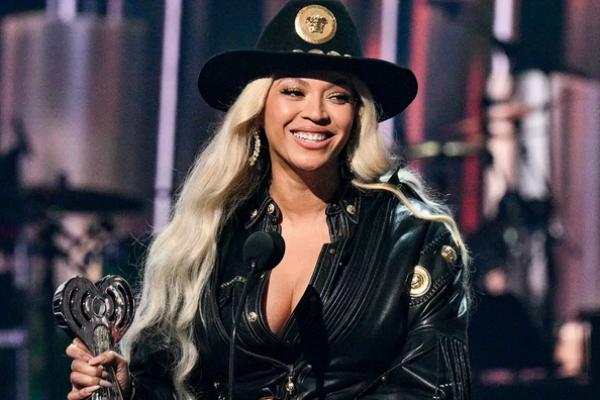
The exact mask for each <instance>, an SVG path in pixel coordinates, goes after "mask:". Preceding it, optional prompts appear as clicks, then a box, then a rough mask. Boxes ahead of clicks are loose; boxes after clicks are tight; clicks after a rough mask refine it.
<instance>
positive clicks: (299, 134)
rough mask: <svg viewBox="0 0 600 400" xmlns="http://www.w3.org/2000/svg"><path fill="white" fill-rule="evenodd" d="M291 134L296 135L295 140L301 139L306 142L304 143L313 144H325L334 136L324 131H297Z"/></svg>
mask: <svg viewBox="0 0 600 400" xmlns="http://www.w3.org/2000/svg"><path fill="white" fill-rule="evenodd" d="M291 133H292V135H294V137H295V138H297V139H300V140H301V141H304V142H311V143H320V142H323V141H325V140H327V139H329V138H330V137H332V136H333V134H332V133H331V132H329V131H322V130H319V131H315V130H304V129H295V130H292V131H291Z"/></svg>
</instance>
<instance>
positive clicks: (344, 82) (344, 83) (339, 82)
mask: <svg viewBox="0 0 600 400" xmlns="http://www.w3.org/2000/svg"><path fill="white" fill-rule="evenodd" d="M287 79H289V80H291V81H293V82H294V83H296V84H299V85H303V86H306V81H305V80H304V79H302V78H295V77H288V78H284V80H287ZM331 86H342V87H344V88H345V89H347V90H350V91H353V90H352V84H350V82H348V80H347V79H344V78H339V79H336V80H335V81H333V82H329V85H328V88H329V87H331Z"/></svg>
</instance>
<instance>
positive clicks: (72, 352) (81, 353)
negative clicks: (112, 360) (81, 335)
mask: <svg viewBox="0 0 600 400" xmlns="http://www.w3.org/2000/svg"><path fill="white" fill-rule="evenodd" d="M65 352H66V353H67V355H68V356H69V357H71V358H79V359H81V360H85V361H87V360H89V359H90V358H92V357H93V356H92V354H90V353H88V352H86V351H85V350H82V349H81V348H79V347H77V346H76V345H75V344H73V343H71V344H70V345H68V346H67V349H66V351H65Z"/></svg>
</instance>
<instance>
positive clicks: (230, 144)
mask: <svg viewBox="0 0 600 400" xmlns="http://www.w3.org/2000/svg"><path fill="white" fill-rule="evenodd" d="M352 81H353V84H354V88H355V90H356V92H357V93H358V95H359V97H360V101H359V103H360V104H359V106H358V115H357V123H356V126H355V128H354V129H355V135H354V136H353V138H352V139H351V140H350V141H349V143H348V146H347V151H346V154H347V156H348V163H349V167H350V169H351V171H352V173H353V174H354V176H355V177H356V178H355V179H354V180H353V181H352V182H353V184H354V185H355V186H357V187H360V188H362V189H380V190H387V191H390V192H392V193H394V194H395V195H396V196H398V198H399V199H400V201H402V203H404V204H405V205H406V206H407V207H408V209H409V210H410V211H411V212H413V213H414V214H415V215H416V216H417V217H419V218H424V219H428V220H438V221H441V222H444V223H445V224H446V225H447V226H448V228H449V230H450V231H451V233H452V235H453V236H454V239H455V241H456V242H457V244H459V245H460V247H461V248H462V249H463V250H464V245H462V240H461V238H460V235H459V233H458V230H457V228H456V224H455V223H454V221H453V219H452V218H451V217H450V216H449V214H448V213H447V212H446V210H445V209H444V208H443V207H442V206H440V205H439V204H438V203H436V202H434V201H432V200H430V199H429V197H428V196H427V195H426V194H425V192H424V190H423V187H422V185H421V183H420V180H419V179H418V178H417V177H416V176H415V175H413V174H412V173H410V172H409V171H408V170H402V171H401V172H400V173H399V178H400V179H401V181H402V182H403V183H404V184H406V185H408V186H410V187H411V188H412V190H413V191H415V192H416V193H417V194H419V195H420V197H421V198H422V199H423V201H424V202H425V203H426V206H427V209H428V210H430V211H431V212H423V211H421V210H420V209H417V207H415V206H414V205H413V203H412V202H411V201H410V200H409V199H407V198H406V196H405V194H404V193H402V192H401V191H400V190H399V189H398V188H397V187H396V186H394V185H390V184H387V183H383V182H380V181H379V178H380V177H381V176H382V175H384V174H385V173H386V172H388V171H390V169H391V168H392V166H393V162H392V157H391V153H390V151H389V150H388V149H387V148H386V146H385V144H384V141H383V139H382V137H381V135H380V134H379V133H378V126H377V110H376V107H375V103H374V102H373V99H372V98H371V95H370V92H369V90H368V89H367V88H366V87H365V85H364V84H362V82H360V81H358V80H356V79H353V80H352ZM272 82H273V79H272V78H260V79H257V80H254V81H252V82H250V83H249V84H248V85H246V87H245V88H244V90H243V91H242V92H241V94H240V95H239V97H238V98H237V100H236V101H235V103H234V104H233V105H232V106H231V108H230V109H229V111H228V112H227V114H226V115H225V118H224V120H223V122H222V123H221V126H220V127H219V129H218V130H217V131H216V134H215V135H214V137H213V138H212V139H211V140H210V141H209V143H208V145H207V146H206V147H205V149H204V150H203V151H202V152H201V153H200V154H199V157H198V158H197V161H196V162H195V164H194V166H193V168H192V170H191V171H190V173H189V175H188V177H187V179H186V181H185V183H184V185H183V188H182V190H181V192H180V194H179V197H178V200H177V203H176V205H175V208H174V214H173V217H172V220H171V222H170V223H169V224H168V226H167V227H166V229H165V230H164V231H163V232H162V233H160V234H159V235H158V236H157V237H156V238H155V239H154V241H153V243H152V245H151V247H150V251H149V253H148V256H147V260H146V265H145V269H144V278H143V290H142V292H141V296H140V299H139V306H138V308H137V311H136V316H135V320H134V323H133V325H132V326H131V328H130V329H129V331H128V333H127V335H126V336H125V338H124V339H123V342H122V349H123V352H124V354H125V356H126V358H127V359H129V358H130V352H131V346H132V344H133V343H134V342H135V341H136V339H138V338H139V337H140V334H141V333H142V331H143V330H146V329H151V330H152V332H153V335H156V336H157V337H159V338H162V340H163V341H164V343H165V345H168V346H170V348H171V351H173V352H174V353H175V354H176V357H174V359H175V361H174V362H175V365H173V383H174V387H175V389H176V391H177V396H178V398H183V399H191V398H193V394H192V393H191V392H190V391H189V388H188V387H187V385H186V380H187V379H188V377H189V376H190V373H191V372H192V371H193V369H194V367H195V366H196V365H197V363H198V361H199V356H198V351H197V349H196V346H195V344H194V329H195V326H194V322H195V321H196V318H197V316H198V312H199V311H200V309H199V306H198V305H199V302H200V299H201V298H202V295H203V293H204V291H205V289H206V287H207V282H208V278H209V276H210V274H211V272H212V270H213V268H214V266H215V261H216V258H217V241H218V238H219V235H220V233H221V229H222V228H223V226H224V224H225V222H226V221H227V220H228V219H229V218H230V217H231V216H232V214H233V213H235V211H236V210H237V208H238V207H239V205H240V204H242V203H243V202H244V201H245V200H246V199H247V198H248V197H249V196H250V195H251V194H252V193H253V190H254V189H255V187H256V181H257V179H258V178H259V177H258V176H257V172H256V170H255V169H253V168H250V167H249V166H248V156H249V154H250V153H251V143H252V133H253V132H255V131H256V130H257V129H259V127H260V125H261V124H262V121H261V120H260V118H261V115H262V111H263V109H264V104H265V100H266V96H267V93H268V91H269V88H270V87H271V84H272ZM464 254H465V256H466V251H464ZM200 317H202V315H200Z"/></svg>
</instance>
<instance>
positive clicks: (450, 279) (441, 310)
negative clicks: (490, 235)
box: [362, 222, 471, 400]
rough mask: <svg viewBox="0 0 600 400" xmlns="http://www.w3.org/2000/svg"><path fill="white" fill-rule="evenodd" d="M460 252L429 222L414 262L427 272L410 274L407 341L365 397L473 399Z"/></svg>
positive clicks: (441, 229)
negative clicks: (415, 275) (415, 274)
mask: <svg viewBox="0 0 600 400" xmlns="http://www.w3.org/2000/svg"><path fill="white" fill-rule="evenodd" d="M446 246H448V247H446ZM458 253H459V252H458V249H457V247H456V245H455V244H454V243H453V240H452V238H451V236H450V233H449V231H448V230H447V228H446V227H445V226H444V225H443V224H442V223H437V222H432V223H430V226H429V228H428V230H427V234H426V237H425V241H424V245H423V247H422V250H421V253H420V256H419V261H418V265H419V266H420V267H423V268H424V269H425V271H427V273H426V274H423V272H422V271H423V270H422V269H421V277H420V278H419V279H417V278H415V277H414V275H413V280H412V288H411V289H410V290H411V299H410V305H409V313H408V320H407V324H408V325H407V328H408V330H407V332H408V333H407V336H406V340H405V342H404V345H403V346H402V349H401V351H400V354H399V356H398V357H397V358H396V359H395V360H394V362H393V363H392V365H391V366H390V368H389V369H388V370H387V371H386V372H385V373H384V374H382V375H381V376H380V377H379V378H378V379H377V381H376V382H375V389H374V390H373V391H372V392H371V393H370V394H369V395H367V396H366V397H362V398H363V399H373V400H375V399H379V400H383V399H402V400H417V399H418V400H421V399H452V400H466V399H470V398H471V393H470V392H471V391H470V372H469V361H468V351H467V337H466V335H467V333H466V331H467V319H468V311H467V308H468V307H467V289H466V284H465V283H464V277H465V276H464V274H466V273H467V272H466V271H463V268H464V267H462V265H461V264H462V263H461V261H460V257H459V256H458ZM453 256H454V257H453ZM420 279H430V286H429V288H428V289H427V290H426V291H425V290H423V288H424V286H422V285H423V284H427V282H423V281H422V280H420ZM425 287H426V286H425ZM419 289H421V290H419Z"/></svg>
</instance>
